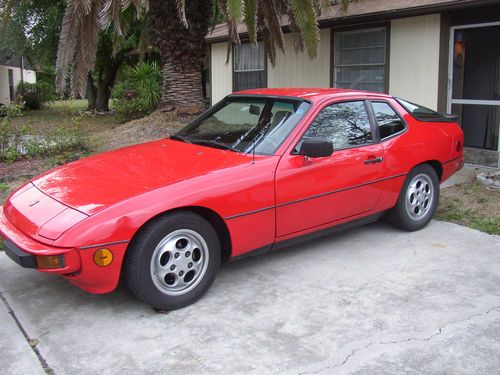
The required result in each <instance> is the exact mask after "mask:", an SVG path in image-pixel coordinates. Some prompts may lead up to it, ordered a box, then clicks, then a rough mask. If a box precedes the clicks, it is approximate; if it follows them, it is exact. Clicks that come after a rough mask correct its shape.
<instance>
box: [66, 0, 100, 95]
mask: <svg viewBox="0 0 500 375" xmlns="http://www.w3.org/2000/svg"><path fill="white" fill-rule="evenodd" d="M102 6H103V0H93V1H92V2H91V8H90V11H89V13H87V14H85V15H84V16H83V17H82V21H81V24H80V33H79V38H78V48H77V52H78V54H79V56H78V58H75V60H74V64H73V71H72V77H71V91H72V95H73V96H81V97H84V96H85V92H86V89H87V75H88V73H89V72H90V71H91V70H92V69H93V68H94V64H95V59H96V53H97V38H98V34H99V14H100V12H101V10H102Z"/></svg>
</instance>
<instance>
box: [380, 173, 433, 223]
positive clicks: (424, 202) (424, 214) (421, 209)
mask: <svg viewBox="0 0 500 375" xmlns="http://www.w3.org/2000/svg"><path fill="white" fill-rule="evenodd" d="M438 203H439V179H438V176H437V173H436V171H435V170H434V168H432V167H431V166H430V165H428V164H422V165H419V166H417V167H415V168H414V169H412V170H411V172H410V173H409V174H408V176H406V180H405V183H404V185H403V188H402V189H401V192H400V195H399V199H398V203H397V205H396V207H394V208H393V209H392V210H391V211H390V213H389V215H388V218H389V221H390V222H391V223H392V224H393V225H394V226H396V227H398V228H401V229H404V230H407V231H415V230H419V229H422V228H423V227H425V226H426V225H427V224H428V223H429V222H430V221H431V219H432V217H433V216H434V214H435V212H436V209H437V206H438Z"/></svg>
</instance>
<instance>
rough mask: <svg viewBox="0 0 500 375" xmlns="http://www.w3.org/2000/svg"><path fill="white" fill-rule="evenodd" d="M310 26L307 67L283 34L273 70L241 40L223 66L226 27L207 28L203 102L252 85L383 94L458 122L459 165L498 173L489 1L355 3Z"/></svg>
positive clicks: (497, 23)
mask: <svg viewBox="0 0 500 375" xmlns="http://www.w3.org/2000/svg"><path fill="white" fill-rule="evenodd" d="M332 3H333V2H332ZM319 26H320V35H321V42H320V48H319V55H318V58H317V59H316V60H311V59H310V58H309V57H308V56H307V54H306V53H304V52H295V50H294V48H293V46H294V43H293V41H294V38H295V37H296V35H294V34H293V33H287V34H286V35H285V37H286V54H285V55H283V54H278V57H277V62H276V65H275V67H272V66H271V64H270V63H269V62H268V61H267V60H266V58H265V53H264V49H263V46H262V45H261V44H259V45H258V46H257V47H252V46H251V45H250V44H248V43H246V44H245V43H243V44H241V45H237V46H233V48H232V51H231V52H232V53H231V54H230V61H229V64H226V57H227V30H226V28H225V26H223V25H220V26H218V27H216V28H215V30H214V31H213V32H212V33H210V34H209V35H207V41H208V43H209V45H210V74H209V82H208V85H209V86H208V87H209V89H208V90H207V91H208V94H209V96H210V100H211V103H212V104H215V103H216V102H218V101H219V100H221V99H222V98H223V97H224V96H225V95H227V94H230V93H231V92H234V91H238V90H242V89H247V88H256V87H300V86H304V87H339V88H355V89H362V90H370V91H380V92H386V93H389V94H392V95H394V96H399V97H402V98H405V99H407V100H410V101H414V102H416V103H419V104H422V105H425V106H427V107H429V108H432V109H437V110H439V111H442V112H453V113H455V114H457V115H459V118H460V123H461V125H462V127H463V129H464V133H465V144H466V146H467V149H466V161H467V162H468V163H471V164H478V165H486V166H491V167H495V168H498V167H499V159H500V157H499V155H500V153H499V128H500V2H499V1H491V0H474V1H471V0H441V1H439V0H438V1H431V0H361V1H357V2H353V3H352V4H351V5H350V7H349V10H348V12H347V14H345V13H341V12H340V11H339V9H338V7H337V6H332V7H331V9H330V10H329V11H328V12H327V13H326V14H324V15H323V16H322V17H321V18H320V20H319ZM240 31H241V38H242V40H243V41H244V40H245V31H246V30H245V29H244V28H241V30H240ZM284 31H285V32H287V31H289V30H288V28H287V27H286V25H285V26H284Z"/></svg>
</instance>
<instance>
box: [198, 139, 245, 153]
mask: <svg viewBox="0 0 500 375" xmlns="http://www.w3.org/2000/svg"><path fill="white" fill-rule="evenodd" d="M192 143H194V144H195V145H205V146H213V147H216V148H220V149H222V150H230V151H234V152H240V151H239V150H237V149H235V148H234V147H231V146H229V145H227V144H225V143H222V142H218V141H214V140H211V139H195V140H193V141H192Z"/></svg>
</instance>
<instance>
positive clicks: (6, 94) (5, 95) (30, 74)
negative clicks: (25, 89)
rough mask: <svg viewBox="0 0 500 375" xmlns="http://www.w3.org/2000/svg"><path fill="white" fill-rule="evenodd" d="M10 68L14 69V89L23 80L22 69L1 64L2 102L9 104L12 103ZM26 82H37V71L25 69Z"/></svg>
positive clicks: (0, 97) (0, 91)
mask: <svg viewBox="0 0 500 375" xmlns="http://www.w3.org/2000/svg"><path fill="white" fill-rule="evenodd" d="M9 69H12V71H13V78H14V90H15V88H16V87H17V85H18V84H19V82H21V69H20V68H15V67H11V66H5V65H0V103H2V104H9V103H10V91H9ZM23 78H24V82H28V83H35V82H36V72H34V71H33V70H26V69H25V70H24V77H23Z"/></svg>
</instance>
